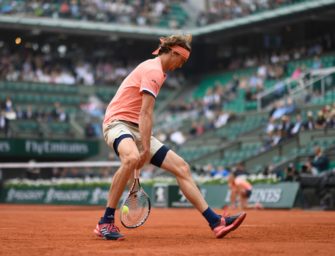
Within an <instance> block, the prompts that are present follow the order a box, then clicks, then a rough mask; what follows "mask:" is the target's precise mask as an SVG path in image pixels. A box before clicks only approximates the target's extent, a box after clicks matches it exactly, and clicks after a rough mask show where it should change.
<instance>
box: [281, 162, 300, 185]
mask: <svg viewBox="0 0 335 256" xmlns="http://www.w3.org/2000/svg"><path fill="white" fill-rule="evenodd" d="M298 177H299V172H298V171H297V170H296V168H295V167H294V164H292V163H290V164H289V165H288V166H287V167H286V168H285V179H284V181H297V180H298Z"/></svg>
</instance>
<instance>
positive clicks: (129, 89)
mask: <svg viewBox="0 0 335 256" xmlns="http://www.w3.org/2000/svg"><path fill="white" fill-rule="evenodd" d="M191 41H192V37H191V36H190V35H172V36H168V37H164V38H161V39H160V45H159V47H158V49H157V50H155V51H154V52H153V54H154V55H157V57H156V58H153V59H149V60H146V61H144V62H142V63H141V64H139V65H138V66H137V67H136V68H135V69H134V70H133V71H132V72H131V73H130V74H129V75H128V76H127V77H126V78H125V80H124V81H123V82H122V84H121V85H120V87H119V89H118V91H117V92H116V95H115V96H114V98H113V99H112V101H111V102H110V104H109V105H108V107H107V110H106V114H105V118H104V121H103V133H104V138H105V141H106V143H107V144H108V146H109V147H110V148H113V149H114V151H115V152H116V154H117V155H118V156H119V158H120V161H121V166H120V168H119V169H118V170H117V172H116V173H115V175H114V177H113V180H112V184H111V188H110V191H109V194H108V201H107V207H106V210H105V213H104V216H103V217H102V218H101V219H100V221H99V223H98V224H97V226H96V228H95V230H94V233H95V234H96V235H98V236H99V237H102V238H104V239H106V240H123V239H124V236H123V235H122V234H121V233H120V231H119V229H118V227H116V226H115V224H114V216H115V209H116V207H117V204H118V202H119V200H120V197H121V195H122V193H123V191H124V189H125V187H126V184H127V181H128V180H129V179H130V178H131V177H132V175H133V173H134V171H135V170H139V169H141V168H142V166H143V165H144V164H146V163H149V162H150V163H151V164H153V165H155V166H158V167H160V168H162V169H164V170H167V171H169V172H170V173H172V174H174V175H175V176H176V179H177V181H178V184H179V186H180V189H181V190H182V192H183V193H184V195H185V196H186V198H187V199H188V200H189V201H190V202H191V203H192V204H193V205H194V207H195V208H196V209H197V210H198V211H199V212H200V213H202V215H203V216H204V218H205V219H206V220H207V221H208V223H209V226H210V227H211V229H212V230H213V232H214V235H215V237H216V238H222V237H224V236H225V235H226V234H228V233H229V232H230V231H233V230H235V229H236V228H237V227H238V226H239V225H240V224H241V223H242V221H243V220H244V218H245V217H246V214H245V213H240V214H237V215H234V216H227V217H223V216H221V215H218V214H216V213H215V212H214V211H213V210H212V209H211V208H210V207H208V204H207V203H206V201H205V199H204V198H203V196H202V194H201V193H200V191H199V189H198V188H197V186H196V184H195V183H194V181H193V179H192V175H191V171H190V168H189V165H188V164H187V163H186V162H185V161H184V159H182V158H181V157H180V156H178V155H177V154H176V153H175V152H173V151H172V150H169V149H168V148H167V147H166V146H165V145H163V144H162V143H161V142H160V141H159V140H158V139H156V138H155V137H154V136H152V125H153V111H154V105H155V99H156V97H157V95H158V93H159V90H160V88H161V87H162V85H163V83H164V81H165V79H166V73H165V72H166V71H173V70H175V69H176V68H180V67H182V66H183V65H184V63H185V62H186V61H187V59H188V58H189V55H190V52H191Z"/></svg>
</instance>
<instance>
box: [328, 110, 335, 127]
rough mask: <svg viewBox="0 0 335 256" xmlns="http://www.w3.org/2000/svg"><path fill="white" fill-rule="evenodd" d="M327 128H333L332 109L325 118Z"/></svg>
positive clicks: (334, 120) (334, 112) (334, 116)
mask: <svg viewBox="0 0 335 256" xmlns="http://www.w3.org/2000/svg"><path fill="white" fill-rule="evenodd" d="M326 126H327V128H335V109H333V110H332V111H331V112H330V114H329V115H328V118H327V124H326Z"/></svg>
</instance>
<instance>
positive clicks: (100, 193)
mask: <svg viewBox="0 0 335 256" xmlns="http://www.w3.org/2000/svg"><path fill="white" fill-rule="evenodd" d="M143 188H144V190H145V191H146V192H147V193H148V194H149V195H150V194H151V193H152V192H151V190H152V187H151V186H143ZM108 190H109V188H108V187H96V188H92V187H87V188H86V187H83V188H57V187H44V188H15V187H13V188H6V189H4V190H2V191H1V197H0V200H1V202H5V203H24V204H70V205H77V204H78V205H105V204H106V202H107V197H108ZM127 194H128V191H125V192H124V193H123V194H122V197H121V200H120V203H121V202H122V201H123V199H124V198H125V197H126V196H127Z"/></svg>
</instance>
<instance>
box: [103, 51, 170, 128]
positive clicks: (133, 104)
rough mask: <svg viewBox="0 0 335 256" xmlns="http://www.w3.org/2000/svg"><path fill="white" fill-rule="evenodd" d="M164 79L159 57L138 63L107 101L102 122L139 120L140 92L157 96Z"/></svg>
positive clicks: (134, 121) (164, 75) (135, 121)
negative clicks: (110, 99)
mask: <svg viewBox="0 0 335 256" xmlns="http://www.w3.org/2000/svg"><path fill="white" fill-rule="evenodd" d="M165 79H166V74H165V73H164V72H163V69H162V63H161V59H160V58H159V57H156V58H154V59H149V60H146V61H144V62H142V63H141V64H139V65H138V66H137V67H136V68H135V69H134V70H133V71H132V72H131V73H130V74H129V75H128V76H127V77H126V78H125V79H124V81H123V82H122V84H121V85H120V87H119V89H118V90H117V92H116V94H115V96H114V98H113V99H112V101H111V102H110V103H109V105H108V107H107V109H106V113H105V118H104V121H103V124H104V125H106V124H108V123H109V122H111V121H114V120H125V121H130V122H133V123H137V124H138V122H139V116H140V110H141V106H142V93H143V92H144V91H145V92H147V93H149V94H151V95H152V96H153V97H155V98H156V97H157V95H158V93H159V90H160V88H161V87H162V85H163V83H164V81H165Z"/></svg>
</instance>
